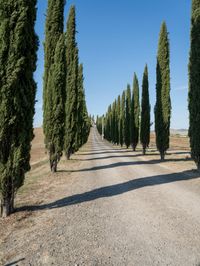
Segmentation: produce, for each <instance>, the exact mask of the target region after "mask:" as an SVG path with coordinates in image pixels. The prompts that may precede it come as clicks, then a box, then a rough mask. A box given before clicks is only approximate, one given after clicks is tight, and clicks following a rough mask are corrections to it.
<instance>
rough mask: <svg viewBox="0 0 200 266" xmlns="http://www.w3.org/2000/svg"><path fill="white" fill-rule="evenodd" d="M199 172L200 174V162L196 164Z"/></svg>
mask: <svg viewBox="0 0 200 266" xmlns="http://www.w3.org/2000/svg"><path fill="white" fill-rule="evenodd" d="M196 166H197V171H198V172H199V173H200V162H196Z"/></svg>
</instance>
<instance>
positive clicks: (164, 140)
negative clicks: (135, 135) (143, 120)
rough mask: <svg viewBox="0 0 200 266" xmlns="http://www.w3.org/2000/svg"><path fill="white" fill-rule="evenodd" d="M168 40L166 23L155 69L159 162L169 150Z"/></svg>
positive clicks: (162, 27) (161, 33)
mask: <svg viewBox="0 0 200 266" xmlns="http://www.w3.org/2000/svg"><path fill="white" fill-rule="evenodd" d="M169 61H170V59H169V40H168V32H167V26H166V23H165V22H163V23H162V26H161V31H160V36H159V43H158V54H157V67H156V105H155V132H156V145H157V149H158V150H159V152H160V156H161V160H164V157H165V153H166V151H167V149H168V148H169V136H170V117H171V101H170V66H169Z"/></svg>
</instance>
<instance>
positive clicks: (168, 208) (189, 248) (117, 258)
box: [3, 128, 200, 266]
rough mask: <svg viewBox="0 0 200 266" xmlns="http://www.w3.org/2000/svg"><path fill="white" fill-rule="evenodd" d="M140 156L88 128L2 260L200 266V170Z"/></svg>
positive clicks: (10, 240)
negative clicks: (70, 164)
mask: <svg viewBox="0 0 200 266" xmlns="http://www.w3.org/2000/svg"><path fill="white" fill-rule="evenodd" d="M139 155H140V154H138V153H134V152H132V151H127V150H125V149H119V148H117V147H116V148H115V147H113V146H112V145H111V144H108V143H107V142H106V141H102V140H101V138H100V136H99V135H98V133H97V131H96V129H95V128H93V129H92V131H91V134H90V138H89V141H88V143H87V145H86V146H85V147H84V149H83V150H82V151H80V152H79V153H78V154H77V155H75V157H74V158H75V159H77V168H76V167H75V168H73V169H62V170H63V171H62V175H63V176H65V177H66V180H65V183H63V184H62V186H61V185H60V186H58V187H55V188H54V190H53V191H52V193H51V199H50V200H49V198H48V197H47V196H46V198H45V201H44V202H43V203H42V204H41V205H39V206H37V205H35V206H30V207H29V211H31V212H33V213H34V215H33V216H32V217H30V218H28V219H29V222H30V223H29V224H30V225H29V226H27V228H22V229H21V231H20V230H17V231H14V232H13V233H12V235H11V236H9V237H8V238H7V241H6V243H4V247H3V252H4V254H6V253H8V252H9V254H10V255H9V256H10V257H9V260H8V261H7V262H6V263H7V264H5V265H19V266H21V265H29V266H30V265H32V266H33V265H34V266H35V265H37V266H38V265H64V266H65V265H70V266H71V265H72V266H75V265H79V266H81V265H86V266H95V265H116V266H117V265H119V266H122V265H130V266H132V265H142V266H143V265H145V266H146V265H147V266H150V265H154V266H155V265H181V266H184V265H185V266H190V265H200V177H199V175H198V174H197V173H195V172H192V171H191V172H190V171H185V172H182V171H181V172H180V171H177V172H176V171H174V170H173V169H170V168H169V167H164V166H163V165H162V164H159V163H155V162H151V161H149V160H148V158H147V157H148V156H146V157H144V156H139ZM65 165H67V164H65ZM75 166H76V164H75ZM71 170H72V171H71ZM65 171H66V172H65ZM52 199H53V200H52ZM12 252H13V255H12ZM9 263H10V264H9Z"/></svg>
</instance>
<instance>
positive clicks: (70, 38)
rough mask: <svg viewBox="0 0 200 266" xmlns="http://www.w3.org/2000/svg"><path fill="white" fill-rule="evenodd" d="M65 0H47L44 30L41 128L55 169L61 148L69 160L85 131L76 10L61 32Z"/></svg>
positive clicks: (71, 12)
mask: <svg viewBox="0 0 200 266" xmlns="http://www.w3.org/2000/svg"><path fill="white" fill-rule="evenodd" d="M64 6H65V0H49V1H48V9H47V17H46V28H45V29H46V30H45V44H44V50H45V72H44V89H43V101H44V102H43V110H44V113H43V129H44V135H45V144H46V148H47V150H48V152H49V159H50V168H51V171H52V172H56V170H57V163H58V162H59V160H60V158H61V156H62V152H63V150H64V151H65V154H66V156H67V159H70V156H71V154H73V153H74V152H75V151H77V150H78V149H79V148H80V147H81V146H82V145H83V144H84V143H85V142H86V141H87V137H88V134H89V128H90V121H89V118H88V113H87V107H86V101H85V93H84V87H83V81H84V78H83V65H82V64H79V55H78V52H79V51H78V46H77V42H76V13H75V7H74V6H72V7H71V9H70V12H69V17H68V21H67V30H66V32H64V25H63V21H64Z"/></svg>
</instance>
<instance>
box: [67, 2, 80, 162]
mask: <svg viewBox="0 0 200 266" xmlns="http://www.w3.org/2000/svg"><path fill="white" fill-rule="evenodd" d="M75 17H76V14H75V7H74V6H72V7H71V9H70V13H69V17H68V21H67V33H66V67H67V77H66V91H67V99H66V106H65V112H66V119H65V152H66V155H67V158H68V159H69V158H70V156H71V154H73V153H74V152H75V151H76V132H77V117H78V115H77V95H78V48H77V44H76V21H75V19H76V18H75Z"/></svg>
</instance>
